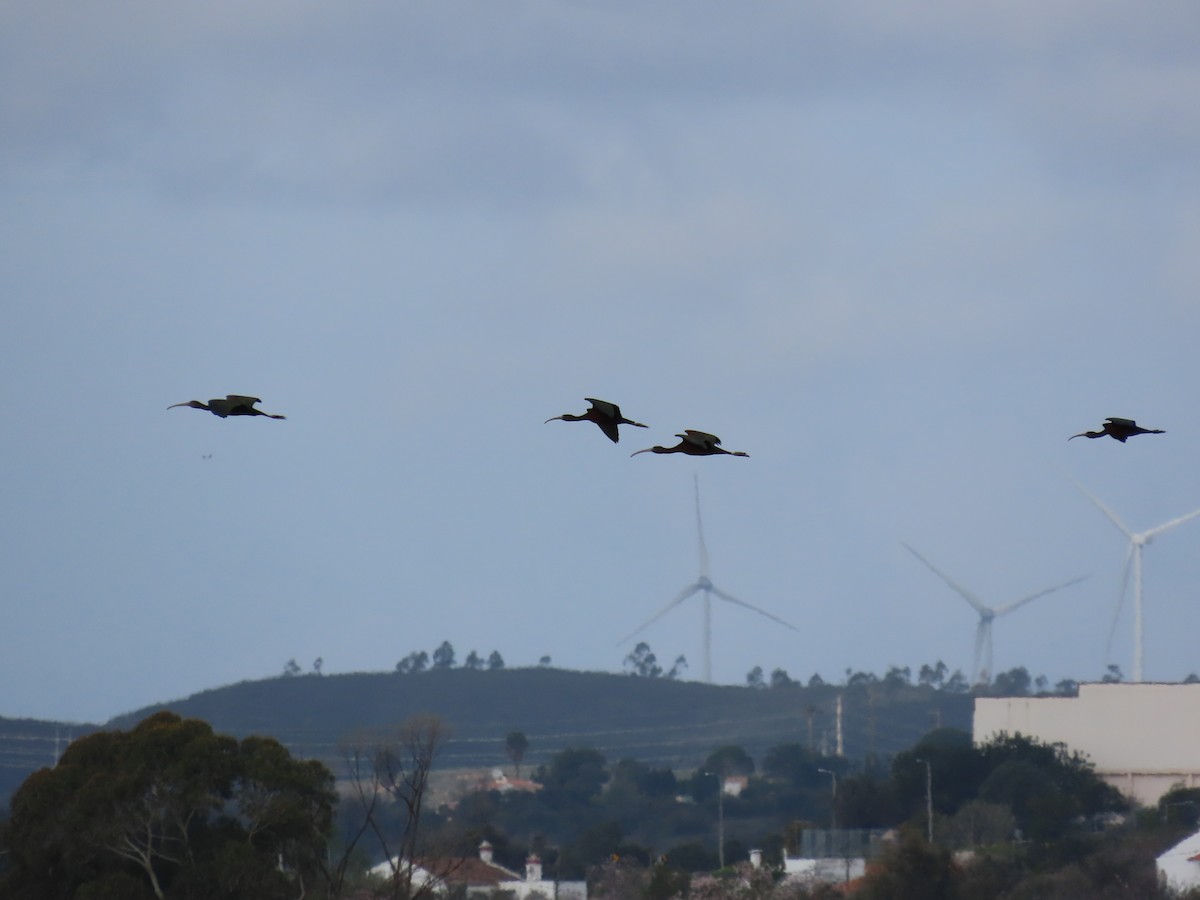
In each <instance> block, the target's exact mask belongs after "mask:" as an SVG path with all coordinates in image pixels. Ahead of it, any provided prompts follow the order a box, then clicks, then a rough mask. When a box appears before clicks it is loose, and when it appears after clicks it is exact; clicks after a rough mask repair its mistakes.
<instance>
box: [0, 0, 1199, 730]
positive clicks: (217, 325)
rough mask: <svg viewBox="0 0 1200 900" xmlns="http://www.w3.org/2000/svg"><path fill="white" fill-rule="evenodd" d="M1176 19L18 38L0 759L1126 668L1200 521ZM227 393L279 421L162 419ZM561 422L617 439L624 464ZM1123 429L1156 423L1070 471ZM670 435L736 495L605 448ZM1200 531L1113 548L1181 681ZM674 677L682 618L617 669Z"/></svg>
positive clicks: (424, 9)
mask: <svg viewBox="0 0 1200 900" xmlns="http://www.w3.org/2000/svg"><path fill="white" fill-rule="evenodd" d="M1197 97H1200V7H1198V6H1197V5H1196V4H1195V3H1194V2H1190V0H1180V2H1164V3H1160V4H1156V5H1155V7H1154V9H1153V10H1149V9H1147V8H1145V7H1143V6H1140V5H1138V4H1134V3H1124V2H1122V3H1116V2H1097V0H1088V2H1082V0H1079V2H1060V3H1052V4H1046V3H1035V2H1017V3H1013V2H980V3H973V4H961V3H949V2H926V3H918V4H895V3H890V2H863V3H837V4H823V3H769V4H768V3H748V4H746V3H738V4H734V3H713V2H702V0H687V2H677V3H670V2H660V3H650V4H648V3H644V2H633V0H629V2H621V0H608V2H604V3H583V2H549V0H526V2H510V3H484V2H474V3H462V2H452V0H451V2H437V3H408V2H382V0H381V2H366V0H351V2H344V3H338V4H329V3H325V2H315V0H312V2H289V3H280V2H267V0H240V2H236V3H234V2H177V3H170V4H162V3H150V2H133V0H93V2H89V3H86V4H57V3H42V2H32V0H10V2H3V3H0V303H2V305H3V306H2V313H3V328H0V391H2V392H3V406H4V425H3V430H2V431H0V466H2V467H3V471H4V479H3V486H2V487H0V509H2V511H3V512H2V515H0V604H2V607H0V610H2V625H0V633H2V634H3V637H4V640H3V651H2V652H0V715H3V716H35V717H40V718H58V719H67V720H80V721H103V720H106V719H107V718H109V717H111V716H114V715H117V714H119V713H122V712H125V711H128V710H131V709H134V708H136V707H139V706H141V705H143V704H147V703H152V702H157V701H166V700H170V699H174V698H178V697H182V696H185V695H187V694H190V693H193V692H195V691H199V690H203V689H206V688H209V687H214V686H217V685H221V684H227V683H231V682H235V681H240V680H243V679H252V678H261V677H270V676H274V675H277V674H279V673H281V672H282V670H283V667H284V664H285V663H286V662H287V661H288V660H289V659H290V658H294V659H295V660H296V661H297V663H299V664H300V665H301V667H302V668H304V669H306V670H307V669H310V668H311V665H312V661H313V660H315V659H316V658H317V657H320V658H322V659H323V661H324V671H325V672H326V673H334V672H351V671H387V670H391V669H392V668H393V667H394V666H395V664H396V662H397V660H399V659H401V658H402V657H404V656H406V655H408V654H409V653H410V652H412V651H414V650H426V651H427V652H432V650H433V649H434V648H435V647H437V646H438V645H439V644H440V643H441V642H442V641H443V640H449V641H450V642H451V643H452V644H453V646H454V648H455V650H456V651H457V654H458V658H459V660H460V661H461V660H462V659H463V658H464V657H465V656H466V655H467V653H468V652H469V651H471V650H476V651H478V652H479V653H480V654H481V655H484V656H486V655H488V654H489V653H490V652H491V651H492V650H498V651H499V652H500V653H501V655H502V656H503V658H504V659H505V661H506V663H507V664H508V665H509V666H520V665H533V664H536V663H537V660H538V659H539V658H540V657H541V656H543V655H549V656H551V658H552V660H553V664H554V665H556V666H562V667H566V668H572V669H587V670H602V671H620V670H621V666H622V660H623V659H624V657H625V655H626V654H627V653H628V652H629V651H630V650H631V649H632V646H631V645H630V644H624V645H620V646H618V642H619V641H620V639H621V638H622V637H623V636H624V635H626V634H627V633H628V632H630V631H631V630H633V629H634V628H636V627H637V626H638V625H639V624H640V623H641V622H643V621H645V620H646V619H648V618H650V617H651V616H652V615H653V614H655V613H656V612H658V611H659V610H660V609H661V608H662V607H663V605H664V604H666V603H667V602H669V601H670V600H671V598H672V597H673V596H675V595H676V594H677V592H678V591H679V590H680V589H681V588H683V587H684V586H685V585H687V584H688V583H689V582H691V581H694V579H695V578H696V576H697V573H698V565H699V562H698V557H697V542H696V530H695V519H694V510H693V505H692V504H693V498H692V484H693V475H697V474H698V476H699V485H700V493H701V501H702V505H703V515H704V527H705V534H706V538H707V542H708V549H709V554H710V563H711V576H712V579H713V581H714V583H715V584H716V585H717V586H718V587H720V588H722V589H723V590H725V591H727V592H728V593H729V594H731V595H733V596H735V597H737V598H739V599H741V600H744V601H746V602H748V603H751V604H754V605H756V606H759V607H761V608H762V609H764V610H767V611H769V612H770V613H772V614H773V615H776V616H779V617H781V618H784V619H786V620H788V621H790V622H792V623H794V624H795V625H796V626H797V627H798V628H799V629H800V631H799V633H796V632H792V631H788V630H786V629H784V628H781V627H780V626H778V625H776V624H775V623H773V622H771V621H769V620H767V619H765V618H762V617H760V616H756V615H755V614H754V613H751V612H748V611H745V610H741V609H737V608H730V607H726V606H724V605H723V604H718V606H717V608H716V609H715V610H714V614H713V616H714V631H715V636H714V646H713V667H714V680H716V681H719V682H722V683H733V684H740V683H744V682H745V678H746V673H747V672H748V671H749V670H750V669H751V668H752V667H754V666H756V665H759V666H762V667H763V669H764V670H765V671H766V672H767V673H770V672H771V671H772V670H773V669H775V668H777V667H778V668H783V669H786V670H787V672H788V673H789V674H790V675H791V676H792V677H793V678H801V679H804V680H807V679H808V678H809V677H810V676H811V675H812V674H813V673H814V672H817V673H820V674H821V676H822V677H823V678H825V679H826V680H827V681H840V680H842V679H844V677H845V672H846V669H847V668H850V669H854V670H866V671H872V672H875V673H878V674H882V673H883V672H884V671H885V670H886V669H887V668H888V667H889V666H893V665H897V666H910V667H912V669H913V671H914V673H915V672H916V670H917V669H918V668H919V667H920V666H921V665H922V664H923V663H933V662H935V661H937V660H938V659H941V660H944V661H945V662H946V664H947V665H948V666H950V668H951V669H954V668H960V669H962V670H963V671H964V672H967V673H969V671H970V669H971V665H972V654H973V645H974V638H975V625H976V621H977V616H976V614H975V612H973V611H972V610H971V609H970V608H969V607H968V606H967V604H966V603H964V602H963V601H962V599H961V598H960V597H959V596H958V595H957V594H955V593H954V592H953V591H952V590H951V589H950V588H948V587H947V586H946V585H945V584H944V583H942V582H941V581H939V580H938V579H937V578H936V576H934V575H933V574H932V573H931V572H930V571H929V570H928V569H926V568H924V567H923V566H922V565H921V564H920V563H919V562H918V561H917V560H916V559H914V558H913V557H912V556H911V555H909V554H908V552H907V551H906V550H905V549H904V547H903V546H902V544H901V541H906V542H908V543H909V544H911V545H912V546H914V547H915V548H917V549H918V550H919V551H920V552H921V553H922V554H924V555H925V556H927V557H928V558H929V559H930V560H931V561H932V562H933V563H934V564H935V565H936V566H938V567H939V568H940V569H941V570H942V571H943V572H945V573H946V574H947V575H949V576H950V577H952V578H954V579H955V580H957V581H958V582H960V583H961V584H963V585H964V586H966V587H968V588H970V589H972V590H974V591H975V592H977V593H978V594H979V595H980V596H981V597H982V598H983V599H984V600H985V601H986V602H991V603H995V604H1001V603H1004V602H1007V601H1010V600H1014V599H1016V598H1018V597H1021V596H1023V595H1026V594H1029V593H1032V592H1034V591H1036V590H1039V589H1041V588H1043V587H1047V586H1049V585H1052V584H1056V583H1058V582H1062V581H1066V580H1068V579H1070V578H1073V577H1076V576H1079V575H1087V576H1089V577H1088V580H1087V581H1085V582H1083V583H1081V584H1079V585H1076V586H1074V587H1071V588H1069V589H1064V590H1062V591H1060V592H1058V593H1055V594H1053V595H1051V596H1048V597H1045V598H1043V599H1041V600H1038V601H1036V602H1034V603H1032V604H1030V605H1029V606H1027V607H1024V608H1022V609H1020V610H1018V611H1017V612H1015V613H1014V614H1013V615H1012V616H1011V617H1005V618H1003V619H1000V620H998V621H997V623H996V625H995V631H994V641H995V668H996V669H997V670H1006V669H1009V668H1012V667H1014V666H1018V665H1020V666H1025V667H1027V668H1028V669H1029V671H1030V672H1031V674H1033V675H1035V676H1036V675H1045V676H1046V677H1047V678H1048V679H1050V681H1051V683H1052V684H1053V683H1054V682H1056V681H1057V680H1059V679H1061V678H1068V677H1069V678H1075V679H1079V680H1096V679H1098V678H1099V677H1100V676H1101V675H1102V674H1103V673H1104V671H1105V666H1106V664H1108V663H1113V664H1116V665H1119V666H1120V667H1121V668H1122V670H1123V671H1124V672H1125V674H1126V675H1129V674H1130V673H1131V671H1132V666H1133V621H1132V613H1131V606H1132V604H1131V603H1130V602H1128V601H1127V602H1126V603H1125V605H1124V607H1123V608H1122V611H1121V613H1120V615H1119V617H1118V618H1116V621H1115V627H1116V632H1115V637H1114V639H1113V642H1112V647H1111V651H1109V650H1108V649H1107V646H1108V642H1109V634H1110V630H1111V629H1112V628H1113V626H1114V615H1115V614H1116V610H1117V603H1118V599H1119V597H1120V592H1121V584H1122V573H1123V567H1124V559H1125V555H1124V554H1125V551H1126V547H1127V545H1128V544H1127V541H1126V540H1125V538H1123V537H1122V535H1121V534H1120V533H1119V532H1118V531H1117V529H1115V528H1114V527H1113V526H1112V524H1111V523H1109V522H1108V521H1106V520H1105V519H1104V517H1103V516H1102V515H1101V514H1100V513H1099V511H1098V510H1097V509H1096V508H1095V507H1094V506H1092V505H1091V504H1090V503H1089V501H1088V500H1087V499H1086V498H1085V497H1084V496H1083V495H1082V494H1080V493H1079V492H1078V491H1077V490H1076V489H1075V487H1073V486H1072V484H1071V483H1070V481H1069V480H1068V478H1067V475H1070V476H1071V477H1073V478H1075V479H1077V480H1078V481H1079V482H1080V483H1082V484H1084V485H1085V486H1087V487H1088V488H1089V489H1090V490H1092V491H1094V492H1095V493H1096V494H1097V495H1099V496H1100V497H1101V498H1102V499H1103V500H1104V501H1105V502H1106V503H1108V504H1109V505H1110V506H1111V507H1112V508H1113V509H1114V510H1115V511H1116V512H1117V513H1118V514H1119V515H1120V516H1121V517H1123V519H1124V520H1125V521H1126V522H1127V523H1128V525H1129V526H1130V527H1131V528H1133V529H1134V530H1144V529H1146V528H1150V527H1152V526H1155V525H1158V524H1160V523H1162V522H1165V521H1167V520H1169V519H1172V518H1174V517H1176V516H1179V515H1182V514H1184V513H1187V512H1190V511H1192V510H1195V509H1200V467H1198V465H1197V463H1198V461H1200V404H1198V401H1197V390H1196V385H1197V369H1198V366H1200V363H1198V356H1197V349H1196V346H1195V343H1196V337H1197V334H1198V333H1200V302H1198V299H1200V170H1198V169H1197V166H1196V161H1197V159H1200V112H1198V111H1197V106H1196V98H1197ZM226 393H246V394H252V395H254V396H257V397H261V398H262V404H261V406H262V408H263V409H265V410H267V411H269V412H273V413H282V414H285V415H286V416H287V420H286V421H274V420H270V419H263V418H253V419H248V418H245V419H234V418H230V419H219V418H217V417H215V416H212V415H209V414H208V413H206V412H202V411H197V410H192V409H186V408H181V409H171V410H168V409H167V407H168V406H169V405H170V404H172V403H178V402H181V401H186V400H191V399H200V400H207V399H209V398H210V397H218V396H222V395H224V394H226ZM584 397H600V398H603V399H607V400H611V401H614V402H616V403H619V404H620V405H621V406H622V408H623V410H624V412H625V414H626V415H627V416H629V417H630V418H633V419H636V420H638V421H640V422H645V423H647V424H648V425H650V428H648V429H646V430H641V429H629V428H627V429H625V430H624V433H623V435H622V439H621V442H620V443H619V444H617V445H614V444H612V443H610V442H609V441H608V440H606V439H605V438H604V436H603V435H602V434H601V433H600V431H599V430H598V429H597V428H595V427H594V426H592V425H591V424H588V423H566V422H551V423H549V424H543V420H544V419H546V418H547V417H549V416H554V415H558V414H560V413H564V412H571V413H581V412H583V410H584V409H585V408H586V403H585V402H584V400H583V398H584ZM1106 416H1125V417H1132V418H1136V419H1137V420H1138V421H1139V422H1141V423H1142V424H1144V425H1147V426H1150V427H1156V428H1163V429H1166V432H1167V433H1166V434H1163V435H1147V436H1143V437H1138V438H1134V439H1132V440H1130V441H1129V443H1128V444H1124V445H1122V444H1119V443H1117V442H1116V441H1113V440H1110V439H1108V438H1105V439H1103V440H1095V441H1091V440H1086V439H1080V440H1075V441H1071V442H1070V443H1068V442H1067V440H1066V439H1067V438H1068V437H1069V436H1070V435H1072V434H1074V433H1076V432H1080V431H1083V430H1085V429H1094V428H1096V427H1098V426H1099V425H1100V423H1101V422H1102V421H1103V420H1104V418H1105V417H1106ZM684 428H697V429H702V430H706V431H710V432H714V433H716V434H718V435H720V436H721V438H722V439H723V441H724V445H725V446H726V447H728V448H729V449H731V450H745V451H747V452H749V453H750V458H749V459H741V458H731V457H714V458H701V459H693V458H689V457H684V456H679V455H676V456H661V455H653V454H644V455H641V456H638V457H636V458H632V459H631V458H630V456H629V454H630V453H631V452H632V451H634V450H637V449H640V448H643V447H649V446H650V445H652V444H664V443H665V444H670V443H674V439H673V437H672V435H674V434H675V433H676V432H678V431H680V430H682V429H684ZM1198 551H1200V521H1196V522H1190V523H1188V524H1185V525H1182V526H1180V527H1179V528H1178V529H1177V530H1173V531H1171V532H1170V533H1168V534H1166V535H1164V536H1162V537H1160V538H1159V539H1158V540H1157V541H1155V542H1154V543H1153V545H1151V546H1149V547H1148V548H1147V549H1146V553H1145V562H1146V567H1145V604H1146V616H1145V623H1146V625H1145V627H1146V671H1145V675H1146V678H1147V679H1150V680H1179V679H1182V678H1183V677H1185V676H1186V675H1188V674H1189V673H1190V672H1195V671H1197V670H1198V669H1200V653H1198V652H1197V646H1200V645H1198V642H1197V637H1196V636H1197V634H1198V633H1200V602H1198V600H1200V596H1198V595H1200V591H1198V589H1197V582H1198V580H1200V552H1198ZM641 637H642V638H644V639H645V640H646V641H647V642H648V643H649V644H650V646H651V649H652V650H653V651H654V652H655V653H656V654H657V655H658V657H659V658H660V660H662V661H663V662H664V663H665V664H667V665H669V664H670V662H671V661H672V660H674V659H675V657H676V656H678V655H680V654H683V655H685V656H686V657H687V660H688V662H689V664H690V669H689V672H688V676H687V677H691V678H699V677H700V674H701V666H702V659H703V641H702V620H701V607H700V603H699V602H698V598H696V599H695V600H694V601H692V602H689V603H688V604H685V605H684V606H682V607H680V608H679V609H677V610H675V611H674V612H672V613H671V614H670V615H668V616H665V617H664V618H663V619H661V620H660V621H659V622H658V623H656V624H654V625H653V626H651V627H650V628H648V629H647V630H646V631H645V632H644V633H643V634H642V635H641Z"/></svg>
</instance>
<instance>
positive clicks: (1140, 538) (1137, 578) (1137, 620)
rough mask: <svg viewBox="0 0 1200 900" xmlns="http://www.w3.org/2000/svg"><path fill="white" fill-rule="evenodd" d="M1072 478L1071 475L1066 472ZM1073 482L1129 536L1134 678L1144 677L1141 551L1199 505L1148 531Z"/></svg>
mask: <svg viewBox="0 0 1200 900" xmlns="http://www.w3.org/2000/svg"><path fill="white" fill-rule="evenodd" d="M1067 477H1068V478H1070V476H1069V475H1068V476H1067ZM1071 483H1072V484H1073V485H1075V487H1077V488H1079V490H1080V492H1081V493H1082V494H1083V495H1084V496H1085V497H1087V498H1088V499H1089V500H1091V501H1092V503H1094V504H1095V505H1096V508H1097V509H1099V510H1100V512H1102V513H1104V515H1105V517H1106V518H1107V519H1108V521H1110V522H1112V523H1113V525H1115V526H1116V527H1117V530H1118V531H1120V532H1121V534H1123V535H1125V537H1126V538H1127V539H1128V540H1129V550H1128V552H1127V553H1126V554H1125V573H1126V580H1128V574H1129V564H1130V562H1132V563H1133V680H1134V681H1135V682H1137V681H1141V680H1142V675H1143V663H1144V662H1145V654H1146V647H1145V631H1144V626H1143V619H1142V613H1143V605H1142V551H1143V550H1144V549H1145V547H1146V545H1147V544H1149V543H1150V542H1151V541H1152V540H1154V539H1155V538H1156V537H1158V536H1159V535H1160V534H1162V533H1163V532H1164V531H1170V530H1171V529H1172V528H1174V527H1175V526H1176V525H1182V524H1183V523H1184V522H1187V521H1190V520H1191V519H1194V518H1196V516H1200V509H1198V510H1196V511H1195V512H1190V513H1188V514H1187V515H1186V516H1180V517H1179V518H1177V519H1172V520H1171V521H1169V522H1164V523H1163V524H1161V525H1158V526H1156V527H1154V528H1149V529H1147V530H1146V531H1139V532H1133V531H1130V530H1129V527H1128V526H1127V525H1126V524H1125V523H1124V522H1122V521H1121V520H1120V518H1118V517H1117V514H1116V513H1115V512H1113V511H1112V510H1111V509H1109V508H1108V507H1107V506H1105V505H1104V503H1103V502H1102V501H1101V500H1100V498H1099V497H1097V496H1096V495H1095V494H1093V493H1092V492H1091V491H1089V490H1088V489H1087V488H1085V487H1084V486H1083V485H1082V484H1080V483H1079V482H1078V481H1076V480H1075V479H1074V478H1071ZM1124 597H1125V588H1124V586H1123V585H1122V588H1121V598H1122V599H1124Z"/></svg>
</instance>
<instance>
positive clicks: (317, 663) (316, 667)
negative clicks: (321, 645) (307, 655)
mask: <svg viewBox="0 0 1200 900" xmlns="http://www.w3.org/2000/svg"><path fill="white" fill-rule="evenodd" d="M323 665H325V660H323V659H322V658H321V657H319V656H318V657H317V658H316V659H314V660H313V674H314V675H320V674H321V666H323Z"/></svg>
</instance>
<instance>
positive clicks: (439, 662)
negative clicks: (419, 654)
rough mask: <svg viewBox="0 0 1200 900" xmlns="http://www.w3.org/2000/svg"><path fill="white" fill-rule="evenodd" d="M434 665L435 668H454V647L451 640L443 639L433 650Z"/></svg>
mask: <svg viewBox="0 0 1200 900" xmlns="http://www.w3.org/2000/svg"><path fill="white" fill-rule="evenodd" d="M433 667H434V668H435V669H453V668H454V647H453V646H452V645H451V643H450V642H449V641H442V643H441V645H440V646H439V647H438V648H437V649H436V650H434V651H433Z"/></svg>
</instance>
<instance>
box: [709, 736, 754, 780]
mask: <svg viewBox="0 0 1200 900" xmlns="http://www.w3.org/2000/svg"><path fill="white" fill-rule="evenodd" d="M704 769H705V770H706V771H708V772H715V773H717V774H719V775H722V776H728V775H753V774H754V760H753V759H751V758H750V754H748V753H747V752H746V750H745V749H744V748H743V747H738V746H736V745H733V744H730V745H728V746H725V747H721V748H720V749H717V750H714V751H713V752H712V753H710V754H709V755H708V759H706V760H705V761H704Z"/></svg>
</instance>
